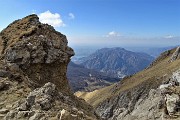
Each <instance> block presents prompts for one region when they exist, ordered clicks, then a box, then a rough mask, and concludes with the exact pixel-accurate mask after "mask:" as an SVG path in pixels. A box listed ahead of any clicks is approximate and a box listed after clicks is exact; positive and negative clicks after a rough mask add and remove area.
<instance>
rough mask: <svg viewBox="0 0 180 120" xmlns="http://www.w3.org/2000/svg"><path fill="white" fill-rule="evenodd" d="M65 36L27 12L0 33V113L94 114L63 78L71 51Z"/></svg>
mask: <svg viewBox="0 0 180 120" xmlns="http://www.w3.org/2000/svg"><path fill="white" fill-rule="evenodd" d="M67 43H68V41H67V39H66V36H65V35H63V34H61V33H60V32H57V31H55V29H54V28H53V27H52V26H50V25H47V24H42V23H40V22H39V18H38V17H37V15H30V16H27V17H25V18H23V19H20V20H16V21H14V22H13V23H11V24H10V25H9V26H8V27H7V28H5V29H4V30H3V31H2V32H1V33H0V53H1V54H0V56H1V60H0V118H1V119H3V118H4V119H6V120H12V119H18V120H21V119H22V120H24V119H27V120H45V119H53V120H59V119H63V120H64V119H65V120H72V119H77V120H79V119H92V120H94V119H97V117H96V115H95V113H94V111H93V109H92V107H91V106H90V105H88V104H86V103H85V102H84V101H83V100H80V99H78V98H77V97H75V96H74V95H73V94H72V92H71V91H70V87H69V84H68V81H67V78H66V71H67V65H68V63H69V61H70V57H71V56H73V55H74V52H73V50H72V49H71V48H70V47H68V46H67Z"/></svg>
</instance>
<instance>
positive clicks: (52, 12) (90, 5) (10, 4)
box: [0, 0, 180, 47]
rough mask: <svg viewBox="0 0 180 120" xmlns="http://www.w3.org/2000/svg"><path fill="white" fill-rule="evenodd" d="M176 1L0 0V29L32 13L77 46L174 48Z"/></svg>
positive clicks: (177, 39)
mask: <svg viewBox="0 0 180 120" xmlns="http://www.w3.org/2000/svg"><path fill="white" fill-rule="evenodd" d="M179 6H180V1H179V0H86V1H85V0H54V1H53V2H52V0H38V1H37V0H31V1H24V0H18V1H14V0H2V1H1V11H0V16H1V19H0V20H1V22H0V30H2V29H3V28H5V27H6V26H7V25H8V24H9V23H11V22H12V21H14V20H16V19H19V18H22V17H24V16H27V15H29V14H32V13H35V14H37V15H38V16H39V18H40V21H41V22H43V23H48V24H50V25H52V26H54V27H55V29H56V30H58V31H60V32H61V33H63V34H65V35H66V36H67V38H68V40H69V45H70V46H72V47H77V46H101V47H108V46H109V47H111V46H116V47H118V46H121V47H122V46H136V47H140V46H141V47H142V46H144V47H146V46H151V47H152V46H155V47H157V46H174V45H179V43H180V7H179Z"/></svg>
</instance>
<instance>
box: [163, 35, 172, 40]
mask: <svg viewBox="0 0 180 120" xmlns="http://www.w3.org/2000/svg"><path fill="white" fill-rule="evenodd" d="M174 37H175V36H173V35H167V36H165V37H164V38H166V39H171V38H174Z"/></svg>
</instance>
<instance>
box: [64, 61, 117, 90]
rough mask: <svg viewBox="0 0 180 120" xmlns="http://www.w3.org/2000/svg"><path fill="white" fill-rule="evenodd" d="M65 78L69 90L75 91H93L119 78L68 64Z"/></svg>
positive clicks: (71, 63)
mask: <svg viewBox="0 0 180 120" xmlns="http://www.w3.org/2000/svg"><path fill="white" fill-rule="evenodd" d="M67 77H68V80H69V84H70V86H71V89H72V90H73V91H74V92H76V91H93V90H95V89H99V88H102V87H105V86H109V85H111V84H112V83H115V82H117V81H119V80H120V79H119V78H115V77H112V76H109V75H107V74H105V73H102V72H98V71H95V70H92V69H87V68H85V67H83V66H81V65H77V64H75V63H73V62H70V63H69V65H68V69H67Z"/></svg>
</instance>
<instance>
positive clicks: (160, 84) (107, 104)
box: [76, 48, 180, 120]
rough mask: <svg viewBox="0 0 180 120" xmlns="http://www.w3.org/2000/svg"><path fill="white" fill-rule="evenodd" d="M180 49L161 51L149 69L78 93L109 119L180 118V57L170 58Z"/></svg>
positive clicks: (151, 119)
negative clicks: (104, 85)
mask: <svg viewBox="0 0 180 120" xmlns="http://www.w3.org/2000/svg"><path fill="white" fill-rule="evenodd" d="M178 49H179V48H176V49H172V50H168V51H166V52H164V53H162V54H161V56H160V57H158V58H157V59H156V60H155V61H154V62H153V63H152V64H151V65H150V66H149V67H148V68H146V69H144V70H143V71H141V72H139V73H137V74H135V75H132V76H128V77H126V78H124V79H122V80H121V81H120V82H118V83H116V84H113V85H111V86H108V87H105V88H102V89H99V90H95V91H93V92H77V93H76V95H77V96H78V97H81V98H83V99H85V100H86V101H87V102H88V103H90V104H91V105H93V106H94V107H95V108H96V112H97V113H98V114H99V115H100V116H101V117H102V118H104V119H108V120H158V119H159V120H162V119H163V120H171V119H179V118H180V116H179V107H180V106H179V96H180V94H179V92H178V91H179V74H180V70H179V69H180V59H178V58H177V59H175V60H174V61H171V59H172V57H173V56H174V55H175V56H177V54H176V53H177V51H178ZM104 93H106V94H104Z"/></svg>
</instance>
